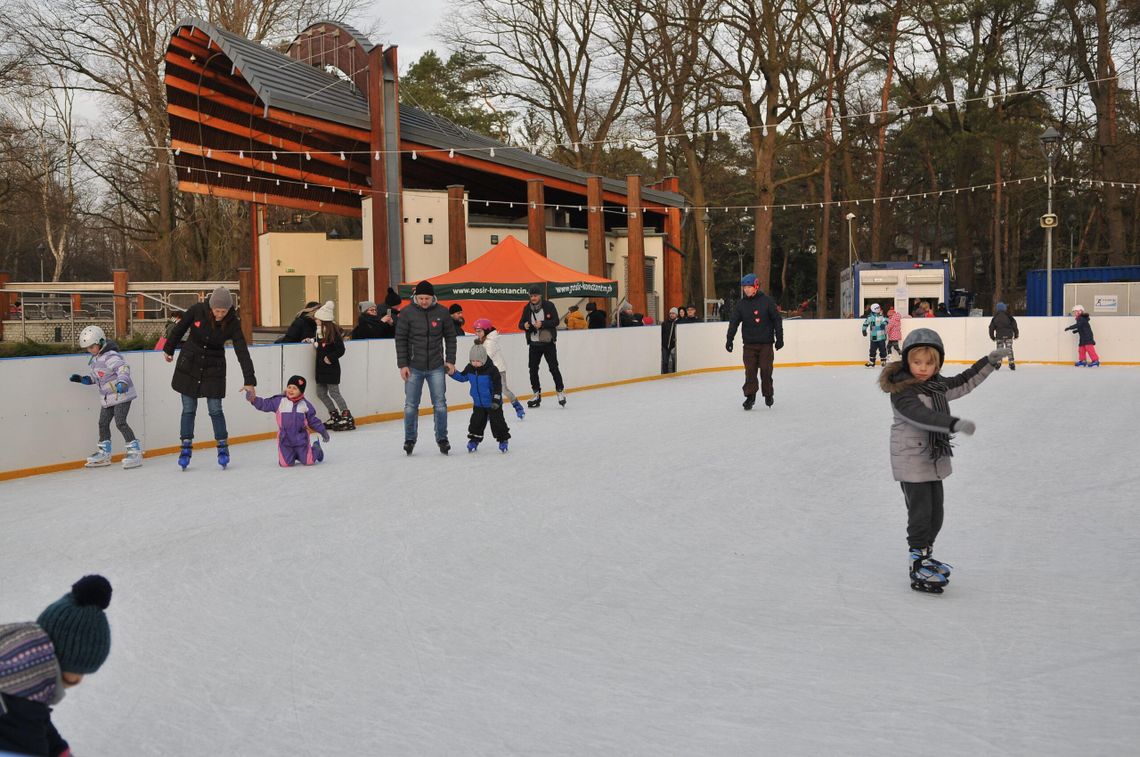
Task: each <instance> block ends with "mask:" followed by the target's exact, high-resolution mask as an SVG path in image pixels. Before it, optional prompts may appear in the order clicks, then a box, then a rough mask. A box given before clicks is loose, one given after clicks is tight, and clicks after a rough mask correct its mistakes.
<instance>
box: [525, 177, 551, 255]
mask: <svg viewBox="0 0 1140 757" xmlns="http://www.w3.org/2000/svg"><path fill="white" fill-rule="evenodd" d="M544 197H545V192H543V183H542V179H527V182H526V246H527V247H529V248H531V249H532V250H534V251H535V252H537V253H538V254H539V255H541V256H543V257H546V200H545V199H544Z"/></svg>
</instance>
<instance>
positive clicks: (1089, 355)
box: [1065, 305, 1100, 368]
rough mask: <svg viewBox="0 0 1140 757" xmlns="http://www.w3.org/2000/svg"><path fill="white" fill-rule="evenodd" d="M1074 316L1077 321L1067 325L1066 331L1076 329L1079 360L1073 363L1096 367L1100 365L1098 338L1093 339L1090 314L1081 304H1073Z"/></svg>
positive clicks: (1079, 366)
mask: <svg viewBox="0 0 1140 757" xmlns="http://www.w3.org/2000/svg"><path fill="white" fill-rule="evenodd" d="M1073 317H1074V318H1076V319H1077V320H1076V322H1075V323H1074V324H1073V325H1072V326H1067V327H1065V331H1075V332H1077V336H1079V337H1080V339H1079V340H1078V344H1079V346H1078V347H1077V362H1075V363H1073V365H1075V366H1077V367H1078V368H1081V367H1084V366H1088V367H1089V368H1096V367H1097V366H1098V365H1100V356H1099V355H1097V354H1096V340H1094V339H1093V333H1092V326H1090V325H1089V314H1088V313H1086V312H1085V309H1084V308H1083V307H1081V306H1080V305H1073Z"/></svg>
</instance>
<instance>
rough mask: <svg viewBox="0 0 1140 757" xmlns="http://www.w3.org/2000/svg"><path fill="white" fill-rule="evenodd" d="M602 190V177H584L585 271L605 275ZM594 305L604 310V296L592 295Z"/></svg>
mask: <svg viewBox="0 0 1140 757" xmlns="http://www.w3.org/2000/svg"><path fill="white" fill-rule="evenodd" d="M604 194H605V193H604V192H603V190H602V177H601V176H591V177H589V178H588V179H586V202H587V205H588V210H587V212H586V247H587V248H588V252H587V259H588V261H589V262H588V268H587V273H589V274H590V275H591V276H601V277H603V278H604V277H605V275H606V217H605V210H606V208H605V201H604V200H603V199H602V198H603V196H604ZM591 302H593V303H594V306H595V307H597V308H599V309H600V310H605V309H606V307H607V305H606V298H604V297H594V298H592V299H591Z"/></svg>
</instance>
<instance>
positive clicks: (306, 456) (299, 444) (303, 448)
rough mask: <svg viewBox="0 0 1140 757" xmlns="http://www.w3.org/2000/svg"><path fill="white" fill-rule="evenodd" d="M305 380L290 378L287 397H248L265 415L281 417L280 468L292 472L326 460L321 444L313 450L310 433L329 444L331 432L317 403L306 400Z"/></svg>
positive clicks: (284, 395) (317, 443)
mask: <svg viewBox="0 0 1140 757" xmlns="http://www.w3.org/2000/svg"><path fill="white" fill-rule="evenodd" d="M305 383H306V382H305V378H304V376H290V377H289V383H287V384H286V385H285V393H284V394H275V395H273V396H272V397H255V396H252V395H251V394H247V395H246V398H247V399H248V400H249V403H250V404H251V405H253V406H254V407H255V408H257V409H258V410H260V411H261V412H263V413H276V414H277V464H278V465H280V466H281V467H282V468H288V467H290V466H291V465H293V464H294V463H301V464H302V465H313V464H315V463H319V462H320V461H322V460H324V459H325V452H324V450H322V449H321V443H320V442H317V441H314V442H313V444H312V446H309V431H316V432H317V433H318V434H320V435H321V438H322V439H324V441H325V443H328V440H329V432H328V429H326V428H325V424H324V423H321V419H320V418H318V417H317V409H316V408H315V407H313V403H312V402H309V401H308V400H307V399H305Z"/></svg>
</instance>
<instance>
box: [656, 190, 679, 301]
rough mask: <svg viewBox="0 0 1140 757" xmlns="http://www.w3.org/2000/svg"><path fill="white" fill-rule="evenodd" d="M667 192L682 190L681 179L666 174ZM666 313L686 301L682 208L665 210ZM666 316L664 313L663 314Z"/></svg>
mask: <svg viewBox="0 0 1140 757" xmlns="http://www.w3.org/2000/svg"><path fill="white" fill-rule="evenodd" d="M661 188H662V189H664V190H665V191H666V192H675V193H677V194H680V192H681V180H680V179H678V178H677V177H676V176H666V177H665V179H663V180H662V182H661ZM664 247H665V251H664V255H665V311H664V312H665V313H668V312H669V308H679V307H681V305H683V304H684V303H685V274H684V261H683V260H682V258H681V209H680V208H669V209H668V210H666V211H665V244H664ZM662 317H663V318H664V315H663V316H662Z"/></svg>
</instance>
